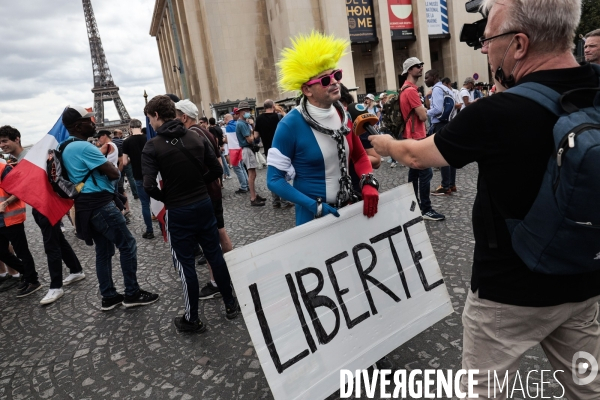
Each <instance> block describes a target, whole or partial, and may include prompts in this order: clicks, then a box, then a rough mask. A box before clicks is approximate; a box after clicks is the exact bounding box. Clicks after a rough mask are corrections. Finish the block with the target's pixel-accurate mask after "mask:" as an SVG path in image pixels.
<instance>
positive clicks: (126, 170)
mask: <svg viewBox="0 0 600 400" xmlns="http://www.w3.org/2000/svg"><path fill="white" fill-rule="evenodd" d="M123 175H126V176H127V181H129V187H130V188H131V194H133V196H134V197H138V196H139V195H140V190H139V188H137V187H136V185H135V183H134V182H135V179H134V178H133V169H132V168H131V164H127V165H126V166H124V167H123ZM142 190H144V189H142Z"/></svg>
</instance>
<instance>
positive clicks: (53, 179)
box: [46, 138, 96, 199]
mask: <svg viewBox="0 0 600 400" xmlns="http://www.w3.org/2000/svg"><path fill="white" fill-rule="evenodd" d="M77 140H81V139H75V138H73V139H69V140H66V141H64V142H63V143H61V144H60V146H58V149H57V150H48V160H47V161H46V173H47V174H48V180H49V181H50V186H52V190H54V192H56V193H57V194H58V195H59V196H60V197H62V198H63V199H75V198H76V197H77V196H79V193H81V190H82V189H83V185H85V181H87V180H88V178H89V177H90V176H91V175H92V172H93V170H90V171H89V172H88V173H87V174H86V175H85V176H84V177H83V180H82V181H81V182H79V183H78V184H74V183H73V182H71V181H70V180H69V175H68V174H67V170H66V169H65V167H64V165H63V160H62V154H63V152H64V151H65V147H67V146H68V145H69V144H71V143H73V142H75V141H77ZM92 180H93V181H94V183H96V182H95V179H94V177H92Z"/></svg>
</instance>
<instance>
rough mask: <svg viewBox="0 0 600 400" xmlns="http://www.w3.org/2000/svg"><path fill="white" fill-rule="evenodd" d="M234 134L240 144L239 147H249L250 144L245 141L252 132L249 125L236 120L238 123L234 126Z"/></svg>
mask: <svg viewBox="0 0 600 400" xmlns="http://www.w3.org/2000/svg"><path fill="white" fill-rule="evenodd" d="M235 134H236V136H237V139H238V142H240V147H250V143H248V142H247V141H246V138H247V137H248V136H250V134H252V131H251V130H250V125H248V123H246V121H243V120H238V123H237V125H236V126H235Z"/></svg>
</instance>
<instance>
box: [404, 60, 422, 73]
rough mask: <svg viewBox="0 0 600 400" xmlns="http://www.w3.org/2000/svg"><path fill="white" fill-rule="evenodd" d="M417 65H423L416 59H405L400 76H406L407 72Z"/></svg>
mask: <svg viewBox="0 0 600 400" xmlns="http://www.w3.org/2000/svg"><path fill="white" fill-rule="evenodd" d="M419 64H423V62H422V61H421V60H419V59H418V58H417V57H410V58H408V59H406V61H404V63H403V64H402V69H403V70H402V75H404V74H406V73H407V72H408V70H409V69H411V67H414V66H415V65H419Z"/></svg>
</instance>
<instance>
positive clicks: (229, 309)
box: [225, 299, 241, 319]
mask: <svg viewBox="0 0 600 400" xmlns="http://www.w3.org/2000/svg"><path fill="white" fill-rule="evenodd" d="M240 311H241V309H240V303H238V301H237V299H234V300H233V304H231V305H228V306H225V316H226V317H227V319H234V318H235V317H237V316H238V314H239V313H240Z"/></svg>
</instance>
